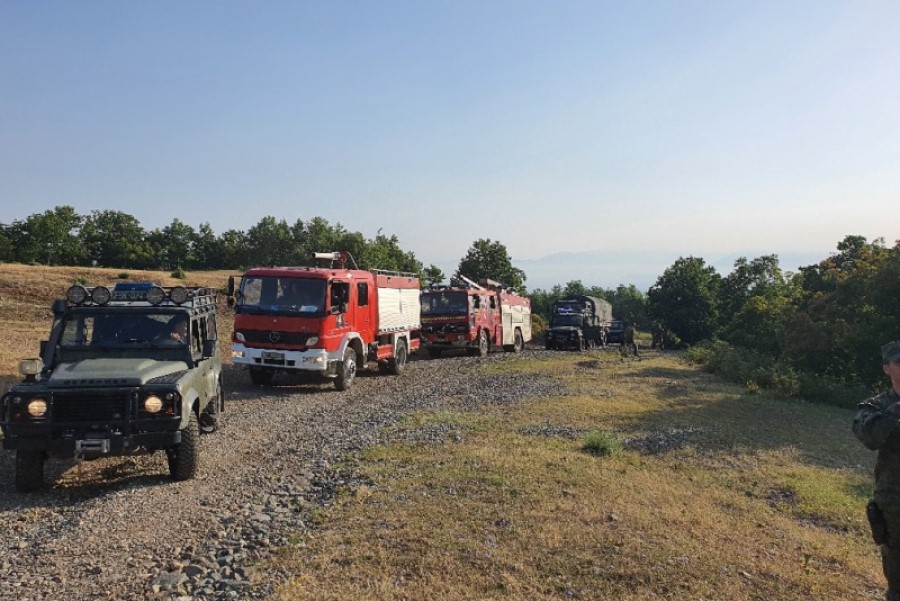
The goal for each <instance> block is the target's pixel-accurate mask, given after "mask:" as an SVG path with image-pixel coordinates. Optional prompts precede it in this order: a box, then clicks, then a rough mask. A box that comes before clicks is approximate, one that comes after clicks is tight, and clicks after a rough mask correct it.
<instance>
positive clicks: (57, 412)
mask: <svg viewBox="0 0 900 601" xmlns="http://www.w3.org/2000/svg"><path fill="white" fill-rule="evenodd" d="M134 398H136V397H135V395H134V393H133V392H132V391H130V390H121V389H120V390H113V391H109V390H91V391H86V390H85V391H78V392H74V393H69V392H62V393H60V392H55V393H53V408H52V416H53V421H54V422H56V423H83V422H95V421H104V422H118V421H125V420H128V419H129V418H131V417H132V415H133V411H134V402H133V400H132V399H134Z"/></svg>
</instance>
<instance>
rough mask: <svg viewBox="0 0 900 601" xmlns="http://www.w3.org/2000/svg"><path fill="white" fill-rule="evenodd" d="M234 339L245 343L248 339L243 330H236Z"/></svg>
mask: <svg viewBox="0 0 900 601" xmlns="http://www.w3.org/2000/svg"><path fill="white" fill-rule="evenodd" d="M234 341H235V342H241V343H243V342H246V341H247V339H246V338H245V337H244V333H243V332H235V333H234Z"/></svg>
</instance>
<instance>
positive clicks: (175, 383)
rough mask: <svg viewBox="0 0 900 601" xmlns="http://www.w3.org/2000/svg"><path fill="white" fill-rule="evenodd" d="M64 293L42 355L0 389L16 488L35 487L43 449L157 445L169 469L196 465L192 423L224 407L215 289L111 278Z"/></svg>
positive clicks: (62, 451) (206, 425)
mask: <svg viewBox="0 0 900 601" xmlns="http://www.w3.org/2000/svg"><path fill="white" fill-rule="evenodd" d="M66 297H67V298H66V299H65V300H62V299H60V300H57V301H55V302H54V303H53V315H54V318H53V326H52V328H51V330H50V336H49V339H48V340H46V341H42V342H41V358H40V359H26V360H23V361H21V362H20V364H19V369H20V371H21V372H22V374H23V375H24V376H25V379H24V380H23V381H22V382H20V383H19V384H16V385H15V386H13V387H12V388H11V389H10V390H9V392H7V393H6V394H5V395H3V397H2V400H0V427H2V430H3V448H5V449H14V450H15V451H16V488H17V489H18V490H19V491H22V492H28V491H32V490H36V489H38V488H40V487H41V486H42V485H43V481H44V462H45V460H46V459H47V458H48V457H55V458H83V459H97V458H100V457H106V456H111V455H128V454H133V453H142V452H154V451H165V453H166V457H167V459H168V465H169V473H170V474H171V476H172V478H173V479H175V480H187V479H189V478H192V477H194V475H195V474H196V472H197V467H198V462H199V458H200V444H199V435H200V433H208V432H213V431H215V430H216V428H217V426H218V425H219V424H220V419H221V416H222V413H223V411H224V409H225V395H224V390H223V388H222V354H221V351H219V348H218V345H217V342H216V341H217V334H216V293H215V291H214V290H211V289H209V288H186V287H183V286H175V287H171V288H163V287H160V286H156V285H153V284H147V283H137V284H133V283H119V284H117V285H116V286H115V287H114V288H111V289H110V288H108V287H106V286H95V287H91V288H86V287H83V286H73V287H71V288H70V289H69V290H68V292H67V294H66Z"/></svg>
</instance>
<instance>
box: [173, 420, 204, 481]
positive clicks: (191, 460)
mask: <svg viewBox="0 0 900 601" xmlns="http://www.w3.org/2000/svg"><path fill="white" fill-rule="evenodd" d="M166 458H167V459H168V460H169V475H170V476H172V479H173V480H176V481H178V482H181V481H182V480H190V479H191V478H193V477H194V476H196V475H197V466H198V465H199V463H200V431H199V429H198V427H197V416H196V414H194V412H193V411H191V417H190V419H189V420H188V425H187V428H185V429H184V430H182V431H181V442H180V443H179V444H178V446H175V447H171V448H169V449H166Z"/></svg>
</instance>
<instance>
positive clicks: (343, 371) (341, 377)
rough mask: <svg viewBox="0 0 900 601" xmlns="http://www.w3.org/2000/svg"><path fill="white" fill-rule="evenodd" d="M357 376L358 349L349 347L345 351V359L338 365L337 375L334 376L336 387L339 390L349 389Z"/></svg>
mask: <svg viewBox="0 0 900 601" xmlns="http://www.w3.org/2000/svg"><path fill="white" fill-rule="evenodd" d="M355 378H356V351H354V350H353V349H352V348H348V349H347V350H345V351H344V360H343V361H341V363H340V365H338V369H337V376H336V377H335V378H334V387H335V388H337V389H338V390H347V389H348V388H350V386H351V385H352V384H353V380H354V379H355Z"/></svg>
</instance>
